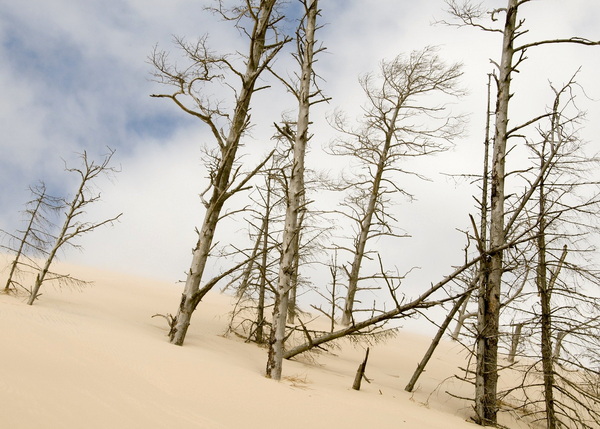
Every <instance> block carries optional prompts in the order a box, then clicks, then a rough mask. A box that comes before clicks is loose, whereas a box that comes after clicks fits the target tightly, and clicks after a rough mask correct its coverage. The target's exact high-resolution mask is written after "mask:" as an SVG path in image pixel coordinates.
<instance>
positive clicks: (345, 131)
mask: <svg viewBox="0 0 600 429" xmlns="http://www.w3.org/2000/svg"><path fill="white" fill-rule="evenodd" d="M461 74H462V72H461V66H460V65H459V64H451V65H446V64H444V62H443V61H442V60H441V59H440V57H439V56H438V55H437V53H436V50H435V49H434V48H432V47H427V48H425V49H423V50H420V51H414V52H412V53H410V54H409V55H407V56H403V55H399V56H397V57H396V58H394V59H393V60H391V61H382V63H381V66H380V71H379V75H378V76H374V75H372V74H368V75H366V76H364V77H363V78H361V79H360V83H361V86H362V88H363V91H364V93H365V95H366V98H367V104H366V106H365V107H364V111H365V114H364V117H363V118H361V119H360V120H359V124H360V125H358V126H357V127H348V126H347V125H346V124H345V120H344V118H343V117H342V116H341V114H337V115H335V116H334V118H333V121H332V122H333V126H334V128H336V129H337V130H338V131H339V132H341V133H342V135H343V136H344V137H342V138H340V139H338V140H337V141H336V142H334V143H333V144H332V145H331V149H330V150H331V152H332V153H333V154H335V155H341V156H345V157H351V159H352V162H354V163H356V164H357V167H358V168H357V169H356V172H354V173H353V175H352V177H350V178H346V179H345V185H344V188H345V189H346V190H349V193H348V194H347V196H346V198H345V201H344V203H343V206H344V207H345V209H346V210H344V211H343V212H342V213H341V214H342V215H343V216H345V217H347V218H348V220H349V221H350V222H351V223H353V224H354V226H353V229H354V232H355V236H354V237H353V238H352V245H351V246H340V249H347V250H349V252H350V259H351V262H350V263H349V264H348V265H347V266H345V267H344V269H345V271H346V274H347V277H348V290H347V296H346V301H345V304H344V311H343V314H342V320H341V323H342V325H345V326H348V325H349V324H350V323H352V317H353V311H354V304H355V302H356V299H357V298H356V293H357V291H358V290H359V289H360V286H359V283H360V281H361V280H363V281H364V280H366V279H368V278H370V276H367V275H364V274H361V269H362V268H364V267H363V262H365V260H366V259H369V258H370V256H369V254H370V251H369V250H368V243H369V240H372V239H374V238H377V237H381V236H389V237H406V235H405V234H401V233H399V232H398V229H397V227H395V226H394V218H393V216H392V215H391V214H390V211H389V206H390V204H391V197H392V195H397V194H399V195H405V196H409V197H410V194H409V193H408V192H407V191H406V190H405V189H404V188H403V187H402V186H401V184H400V179H399V177H401V176H400V175H402V174H410V175H415V176H417V177H420V175H419V173H418V172H414V171H410V170H409V169H408V168H407V166H406V163H405V161H406V160H408V159H410V158H413V157H419V156H427V155H431V154H434V153H438V152H440V151H443V150H445V149H447V146H448V142H449V141H451V140H452V138H454V137H455V136H456V135H457V134H458V133H460V131H461V128H460V125H461V121H460V117H458V116H455V115H453V114H451V112H449V110H448V109H447V107H446V106H444V105H443V104H441V103H440V104H431V101H426V100H427V97H431V95H438V96H442V95H449V96H451V97H454V96H459V95H461V93H462V92H461V91H460V90H459V89H458V80H459V78H460V76H461ZM438 103H439V101H438ZM416 118H419V120H417V119H416ZM414 124H419V125H414Z"/></svg>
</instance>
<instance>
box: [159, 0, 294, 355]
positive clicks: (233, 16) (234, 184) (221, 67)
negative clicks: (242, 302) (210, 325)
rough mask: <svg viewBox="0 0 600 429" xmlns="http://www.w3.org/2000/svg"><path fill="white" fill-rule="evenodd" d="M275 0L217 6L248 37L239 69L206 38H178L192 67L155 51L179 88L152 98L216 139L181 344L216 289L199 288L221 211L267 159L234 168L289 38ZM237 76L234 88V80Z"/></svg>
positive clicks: (162, 70)
mask: <svg viewBox="0 0 600 429" xmlns="http://www.w3.org/2000/svg"><path fill="white" fill-rule="evenodd" d="M276 3H277V1H276V0H261V1H260V2H249V1H248V2H240V5H239V6H237V7H233V8H232V9H231V10H226V8H225V6H224V4H223V3H222V2H219V4H218V6H219V7H218V8H217V9H216V10H215V12H216V13H217V14H220V15H221V16H222V17H223V18H224V19H226V20H229V21H233V22H235V25H236V27H237V28H238V29H239V30H240V31H241V32H242V33H243V34H245V35H246V36H247V37H248V42H249V44H248V51H247V54H246V55H240V56H241V57H242V60H243V62H244V66H245V68H243V69H240V68H238V67H237V66H236V64H235V62H234V61H233V60H232V59H231V58H230V56H229V55H227V54H224V55H216V54H215V53H213V52H212V51H211V50H210V48H209V46H208V38H207V36H205V37H203V38H201V39H200V40H198V41H197V42H196V43H188V42H186V41H185V40H184V39H182V38H178V39H176V44H177V46H178V47H179V48H180V49H181V50H182V51H183V53H184V54H185V56H186V58H187V60H189V62H190V63H191V65H189V66H186V67H184V68H183V69H179V68H178V67H177V66H176V65H172V64H170V63H169V61H168V55H167V53H166V52H161V51H158V50H155V51H154V52H153V54H152V55H151V57H150V62H151V63H152V65H153V66H154V68H155V72H154V76H155V78H156V80H157V81H158V82H160V83H162V84H165V85H168V86H173V87H175V91H174V92H173V93H168V94H154V95H153V96H154V97H160V98H167V99H170V100H171V101H173V102H174V103H175V104H176V105H177V106H178V107H179V108H181V109H182V110H183V111H184V112H186V113H188V114H190V115H191V116H193V117H195V118H197V119H199V120H200V121H201V122H203V123H205V124H206V125H207V126H208V127H209V129H210V131H211V132H212V136H213V137H214V139H215V142H216V143H217V149H216V150H215V151H213V152H211V151H209V152H208V155H209V158H210V159H209V160H207V162H208V164H209V173H210V174H209V178H210V184H209V188H208V189H206V190H205V191H204V192H203V193H202V196H204V195H206V194H207V193H208V192H210V193H211V196H210V198H209V199H208V201H206V200H205V199H204V198H202V200H203V203H204V207H205V209H206V212H205V214H204V220H203V222H202V227H201V228H200V231H199V233H198V235H199V237H198V241H197V243H196V246H195V247H194V250H193V257H192V263H191V266H190V269H189V271H188V273H187V279H186V282H185V287H184V291H183V294H182V296H181V301H180V303H179V308H178V311H177V315H176V316H175V323H174V324H173V325H172V328H171V330H170V332H169V338H170V341H171V343H173V344H176V345H183V342H184V339H185V335H186V333H187V329H188V327H189V325H190V320H191V317H192V313H193V312H194V311H195V309H196V307H197V306H198V304H199V303H200V301H201V300H202V298H203V297H204V296H205V295H206V293H208V292H209V291H210V290H211V289H212V287H214V285H215V284H216V283H217V282H218V281H219V280H220V278H222V276H218V277H217V278H213V279H211V280H209V281H207V282H205V284H204V285H203V286H202V287H201V283H202V278H203V275H204V269H205V267H206V263H207V261H208V258H209V256H210V251H211V249H212V247H213V239H214V236H215V232H216V229H217V226H218V223H219V220H220V219H221V218H222V215H221V211H222V209H223V206H224V205H225V202H226V201H227V200H228V199H229V198H230V197H231V196H233V195H235V194H236V193H238V192H239V191H241V190H243V189H246V186H247V184H248V181H249V180H250V179H251V177H252V176H253V175H254V174H255V173H256V172H257V171H258V170H259V169H260V168H262V166H263V165H264V163H266V161H267V160H265V161H264V162H263V163H261V164H260V165H259V166H258V167H257V168H256V169H254V170H252V171H251V172H249V173H247V174H243V173H242V172H241V171H240V168H239V167H237V168H236V167H235V165H236V161H237V160H238V157H237V152H238V148H239V145H240V140H241V139H242V136H243V134H244V132H245V131H246V130H247V129H248V127H249V125H250V115H249V109H250V102H251V99H252V96H253V95H254V94H255V93H256V91H259V90H261V89H264V87H259V86H257V82H258V79H259V76H260V75H261V74H262V73H263V72H264V71H265V69H266V68H267V67H268V66H269V64H270V63H271V62H272V61H273V59H274V58H275V56H276V55H277V54H278V53H279V51H280V50H281V49H282V47H283V46H284V45H285V43H287V42H288V40H289V39H288V38H285V37H284V38H282V37H281V36H280V33H279V31H278V29H277V25H278V22H279V21H280V20H281V19H282V17H281V16H278V15H277V14H276V13H275V12H274V7H275V4H276ZM226 76H231V77H232V79H238V80H239V87H238V88H235V89H233V88H234V86H235V83H234V81H233V80H226ZM212 82H219V83H221V84H224V85H225V86H227V87H230V88H232V89H233V97H234V102H233V106H234V107H233V110H232V111H231V112H230V111H226V110H225V109H224V107H222V104H221V103H219V102H218V101H215V100H211V99H210V93H211V88H210V87H209V86H210V84H211V83H212Z"/></svg>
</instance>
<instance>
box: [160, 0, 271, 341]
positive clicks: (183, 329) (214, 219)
mask: <svg viewBox="0 0 600 429" xmlns="http://www.w3.org/2000/svg"><path fill="white" fill-rule="evenodd" d="M275 3H276V0H264V1H263V2H261V7H260V11H259V14H258V19H257V21H256V24H255V28H254V32H253V34H252V38H251V41H250V50H249V52H250V55H249V58H248V61H247V64H246V72H245V74H244V75H243V77H242V88H241V90H240V92H239V94H238V97H237V99H236V107H235V111H234V113H233V119H232V122H231V127H230V129H229V133H228V135H227V139H226V140H225V142H224V145H223V146H222V147H221V159H220V161H219V165H218V167H217V171H216V177H215V178H214V179H213V183H212V187H213V188H212V189H213V190H212V196H211V198H210V200H209V202H208V204H207V208H206V213H205V215H204V222H203V224H202V228H201V229H200V234H199V238H198V242H197V244H196V247H195V248H194V250H193V257H192V263H191V266H190V270H189V271H188V274H187V279H186V282H185V288H184V291H183V294H182V296H181V302H180V304H179V310H178V312H177V316H176V318H175V323H173V325H172V327H171V331H170V332H169V338H170V341H171V343H172V344H176V345H179V346H180V345H183V342H184V340H185V336H186V333H187V330H188V327H189V325H190V320H191V317H192V313H193V312H194V310H195V309H196V307H197V306H198V303H199V302H200V301H201V300H202V298H203V297H204V295H205V294H206V293H207V292H208V290H207V289H206V288H204V289H200V282H201V280H202V276H203V274H204V269H205V267H206V262H207V260H208V257H209V252H210V249H211V247H212V243H213V238H214V236H215V231H216V228H217V223H218V221H219V218H220V214H221V209H222V208H223V204H224V203H225V200H226V199H227V198H228V196H229V195H228V194H227V190H228V188H229V186H230V185H231V183H230V179H231V177H230V176H231V171H232V168H233V165H234V162H235V160H236V153H237V150H238V147H239V141H240V138H241V135H242V133H243V131H244V130H245V129H246V127H247V122H248V109H249V106H250V100H251V98H252V94H253V93H254V87H255V83H256V80H257V78H258V76H259V74H260V73H261V72H262V71H263V69H264V65H263V64H262V63H261V57H262V56H263V54H264V53H265V51H266V49H267V48H266V47H265V38H266V33H267V30H268V28H269V25H270V18H271V11H272V10H273V6H274V5H275Z"/></svg>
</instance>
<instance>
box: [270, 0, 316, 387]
mask: <svg viewBox="0 0 600 429" xmlns="http://www.w3.org/2000/svg"><path fill="white" fill-rule="evenodd" d="M301 3H302V5H303V7H304V17H303V18H302V20H301V22H300V26H299V28H298V31H297V36H296V42H297V46H298V49H297V53H296V56H295V57H296V60H297V62H298V64H299V65H300V72H299V79H298V82H297V84H295V85H294V84H288V85H287V86H288V89H289V90H290V91H291V92H292V93H293V94H294V96H295V97H296V99H297V100H298V119H297V122H296V129H295V131H293V130H291V128H288V129H287V130H283V129H282V130H281V131H282V132H283V133H287V135H288V138H289V140H290V141H293V142H294V143H293V164H292V170H291V174H290V178H289V185H288V189H287V195H288V196H287V208H286V215H285V228H284V232H283V239H282V255H281V262H280V267H279V279H278V285H277V296H276V300H275V306H274V310H273V329H272V332H271V341H270V348H269V356H268V360H267V367H266V376H267V377H269V378H273V379H275V380H279V379H281V372H282V366H283V364H282V362H283V354H284V342H285V328H286V320H287V315H288V303H289V293H290V289H291V288H292V285H293V283H292V280H293V277H294V275H295V274H294V273H297V271H296V270H297V263H298V252H299V235H300V228H299V226H300V224H299V220H300V218H301V211H302V210H304V206H305V198H304V195H305V189H304V158H305V152H306V145H307V143H308V141H309V139H310V135H309V131H308V128H309V123H310V121H309V113H310V107H311V106H312V105H314V104H315V103H318V102H321V101H323V98H322V96H321V91H320V90H318V89H316V90H314V89H313V88H314V84H313V83H314V78H315V74H314V71H313V63H314V55H315V54H317V53H318V52H319V51H320V50H321V49H322V48H317V49H315V32H316V30H317V16H318V14H319V9H318V0H302V1H301Z"/></svg>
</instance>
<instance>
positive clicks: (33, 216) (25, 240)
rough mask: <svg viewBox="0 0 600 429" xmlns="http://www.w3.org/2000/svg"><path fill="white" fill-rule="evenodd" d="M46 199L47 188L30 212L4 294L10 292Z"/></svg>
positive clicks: (43, 189) (43, 190)
mask: <svg viewBox="0 0 600 429" xmlns="http://www.w3.org/2000/svg"><path fill="white" fill-rule="evenodd" d="M32 190H33V188H32ZM45 198H46V188H45V187H43V188H42V192H41V194H40V195H39V196H38V198H37V200H36V203H35V207H34V208H33V210H31V211H28V213H30V215H31V217H30V219H29V222H28V223H27V228H26V229H25V232H24V233H23V238H21V242H20V244H19V248H18V249H17V253H16V254H15V259H14V260H13V262H12V263H11V266H10V272H9V273H8V278H7V279H6V285H5V286H4V292H8V291H10V285H11V284H12V283H13V276H15V272H16V271H17V266H18V265H19V262H20V261H21V256H22V255H23V252H24V250H25V246H26V245H27V244H28V240H29V234H31V232H32V230H33V225H34V223H35V220H36V217H37V215H38V212H39V211H40V207H41V206H42V204H43V202H44V199H45Z"/></svg>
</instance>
